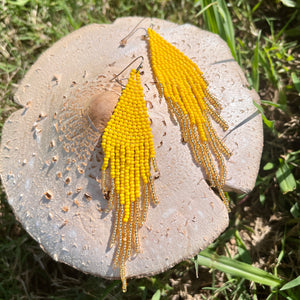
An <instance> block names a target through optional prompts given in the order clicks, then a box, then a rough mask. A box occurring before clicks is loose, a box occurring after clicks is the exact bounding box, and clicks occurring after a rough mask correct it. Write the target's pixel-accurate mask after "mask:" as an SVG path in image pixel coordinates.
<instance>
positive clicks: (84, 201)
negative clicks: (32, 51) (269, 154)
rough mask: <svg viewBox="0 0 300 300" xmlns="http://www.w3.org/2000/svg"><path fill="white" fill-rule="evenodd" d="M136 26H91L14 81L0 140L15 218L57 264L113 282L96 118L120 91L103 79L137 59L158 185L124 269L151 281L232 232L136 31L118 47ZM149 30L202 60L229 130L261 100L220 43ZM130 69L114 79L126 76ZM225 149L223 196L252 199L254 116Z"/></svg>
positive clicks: (182, 32) (174, 29)
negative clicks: (12, 104)
mask: <svg viewBox="0 0 300 300" xmlns="http://www.w3.org/2000/svg"><path fill="white" fill-rule="evenodd" d="M140 20H141V18H137V17H130V18H120V19H118V20H116V21H115V22H114V23H113V24H110V25H97V24H93V25H89V26H86V27H83V28H81V29H79V30H77V31H75V32H73V33H71V34H69V35H68V36H66V37H64V38H63V39H61V40H60V41H58V42H57V43H55V44H54V45H53V46H52V47H51V48H50V49H48V50H47V51H46V52H45V53H44V54H42V55H41V56H40V58H39V59H38V60H37V62H36V63H35V64H34V65H33V66H32V67H31V69H30V70H29V71H28V73H27V74H26V76H25V78H24V80H23V81H22V83H21V84H20V86H19V88H18V91H17V92H16V94H15V101H16V102H17V103H19V104H20V105H21V106H22V107H23V108H22V109H20V110H19V111H17V112H15V113H14V114H13V115H11V117H10V118H9V119H8V120H7V121H6V123H5V126H4V128H3V132H2V141H1V148H0V151H1V152H0V174H1V179H2V183H3V185H4V187H5V190H6V193H7V195H8V201H9V204H10V205H11V207H12V208H13V210H14V213H15V215H16V217H17V219H18V220H19V221H20V222H21V223H22V225H23V226H24V228H25V229H26V230H27V232H28V233H29V234H30V235H31V236H32V237H33V238H34V239H35V240H36V241H37V242H38V243H39V244H40V245H41V247H42V248H43V249H44V250H45V251H46V252H47V253H49V255H51V256H52V257H53V258H54V259H55V260H57V261H61V262H65V263H67V264H69V265H71V266H73V267H75V268H77V269H79V270H82V271H84V272H88V273H92V274H96V275H100V276H102V277H106V278H116V277H119V270H118V269H113V268H112V259H113V254H114V250H115V249H114V248H112V249H109V248H108V241H109V237H110V234H111V230H112V222H113V220H112V214H111V212H110V213H108V214H105V213H104V210H105V208H106V206H107V200H106V199H104V198H103V196H102V192H101V190H100V184H99V182H100V179H101V174H100V170H101V165H102V161H103V153H102V150H101V147H100V142H99V141H100V140H99V139H100V137H101V130H103V126H105V124H104V125H103V122H102V120H105V119H109V116H110V114H111V112H112V111H113V109H114V107H115V104H116V102H117V100H118V97H119V96H120V91H121V88H120V85H119V84H116V83H112V82H110V79H112V78H113V77H114V75H115V74H117V73H119V72H120V71H121V70H122V69H123V68H124V67H126V65H128V64H129V63H130V62H131V61H133V59H134V58H135V57H137V56H140V55H142V56H143V57H144V64H143V65H144V67H143V71H144V75H142V77H141V80H142V85H143V88H144V94H145V99H146V100H147V107H148V113H149V117H150V119H151V122H152V124H151V129H152V133H153V136H154V145H155V151H156V160H157V164H158V168H159V170H160V174H159V177H158V178H157V179H156V180H155V186H156V193H157V196H158V198H159V200H160V203H159V204H158V205H157V206H150V207H149V211H148V216H147V221H146V224H145V225H144V226H143V227H142V228H141V229H140V233H139V235H140V243H141V247H142V253H140V254H138V255H136V256H135V257H133V258H132V259H131V260H130V261H128V262H127V263H126V269H127V271H126V273H127V277H133V276H145V275H151V274H155V273H158V272H161V271H164V270H166V269H168V268H170V267H171V266H173V265H175V264H176V263H178V262H180V261H182V260H184V259H187V258H191V257H193V255H195V254H197V253H198V252H199V251H200V250H201V249H204V248H205V247H206V246H208V245H209V244H210V243H211V242H212V241H213V240H214V239H215V238H216V237H218V236H219V235H220V233H221V232H222V231H223V230H224V229H225V228H226V226H227V225H228V213H227V211H226V208H225V206H224V204H223V203H222V201H221V200H220V199H219V198H218V196H217V195H216V194H215V193H214V192H213V191H212V190H211V189H210V188H209V186H208V184H207V183H206V181H205V179H204V178H203V172H202V169H201V167H199V166H197V165H195V163H194V161H193V159H192V155H191V152H190V149H189V147H188V145H187V144H183V143H182V142H181V134H180V128H179V125H178V124H177V123H176V121H175V120H174V119H172V118H170V114H169V112H168V109H167V104H166V102H165V100H164V99H161V98H160V96H159V93H158V91H157V88H156V85H155V83H154V81H153V77H152V71H151V68H150V62H149V53H148V44H147V40H145V39H143V38H142V37H143V35H144V33H143V31H142V30H139V31H138V32H137V33H136V34H135V35H134V36H133V37H131V38H130V39H129V41H128V42H127V45H126V46H125V47H120V46H119V44H120V41H121V40H122V39H123V38H124V37H125V36H126V35H127V34H128V33H129V32H130V31H131V30H132V29H133V28H134V27H135V25H136V24H137V23H138V22H139V21H140ZM151 25H153V29H154V30H155V31H156V32H158V33H159V34H160V35H162V36H163V37H164V38H165V39H166V40H167V41H169V42H171V43H172V44H173V45H175V46H176V47H177V48H178V49H179V50H181V51H182V52H184V53H185V54H186V55H187V56H188V57H189V58H191V59H192V60H193V61H194V62H196V63H197V64H198V66H199V68H200V70H201V71H202V72H203V73H204V75H205V77H206V79H207V81H208V82H209V89H210V91H211V93H212V94H213V95H214V96H215V97H216V98H217V99H218V100H219V101H220V103H221V104H222V106H223V110H222V113H221V115H222V117H223V118H224V119H225V120H226V121H227V122H228V124H229V131H230V130H231V129H232V128H234V127H235V126H236V125H237V124H238V123H240V122H241V121H243V120H244V119H246V118H247V117H249V116H251V115H252V114H253V113H255V111H256V108H255V106H254V105H253V101H256V102H258V103H259V98H258V95H257V94H256V93H255V92H254V91H253V90H250V89H249V88H248V86H247V82H246V79H245V77H244V75H243V72H242V70H241V69H240V67H239V66H238V64H237V63H236V62H235V61H234V60H233V58H232V55H231V53H230V50H229V48H228V47H227V45H226V43H225V42H224V41H223V40H222V39H221V38H220V37H218V36H217V35H215V34H212V33H209V32H206V31H203V30H200V29H199V28H196V27H194V26H191V25H188V24H185V25H176V24H174V23H170V22H167V21H163V20H158V19H145V20H144V21H143V22H142V24H141V26H142V27H145V28H147V27H149V26H151ZM137 65H138V62H136V64H135V65H133V66H132V67H135V68H136V67H137ZM130 69H131V68H129V69H128V70H127V71H126V72H124V73H123V74H122V76H121V77H124V78H128V77H129V72H130ZM124 83H126V81H124ZM98 100H99V101H98ZM94 110H97V112H98V111H99V116H100V117H97V116H98V114H95V112H94ZM215 128H216V130H217V132H218V133H219V135H220V136H225V134H226V133H224V132H223V131H222V130H221V129H220V128H218V126H217V125H215ZM225 143H226V145H227V147H228V148H229V149H230V150H231V151H232V153H233V154H232V156H231V158H230V159H229V160H228V161H227V162H226V165H227V173H228V175H227V181H226V186H225V190H234V191H237V192H242V193H247V192H249V191H251V189H252V188H253V187H254V184H255V180H256V176H257V172H258V168H259V162H260V157H261V151H262V144H263V134H262V121H261V116H260V115H257V116H255V117H254V118H252V119H251V120H250V121H248V122H246V123H245V124H244V125H242V126H240V127H239V128H237V129H236V130H234V131H233V132H231V133H230V134H229V135H228V136H227V137H226V138H225Z"/></svg>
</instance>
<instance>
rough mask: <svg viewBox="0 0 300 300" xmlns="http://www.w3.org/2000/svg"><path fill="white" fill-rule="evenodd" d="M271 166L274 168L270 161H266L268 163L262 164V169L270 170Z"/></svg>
mask: <svg viewBox="0 0 300 300" xmlns="http://www.w3.org/2000/svg"><path fill="white" fill-rule="evenodd" d="M273 168H274V164H273V163H271V162H268V163H266V164H265V165H264V167H263V170H264V171H270V170H272V169H273Z"/></svg>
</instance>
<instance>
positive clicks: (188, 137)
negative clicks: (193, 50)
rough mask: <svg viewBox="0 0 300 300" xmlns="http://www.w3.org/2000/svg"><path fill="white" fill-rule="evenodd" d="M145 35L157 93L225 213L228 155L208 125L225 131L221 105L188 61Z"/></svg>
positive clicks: (156, 36)
mask: <svg viewBox="0 0 300 300" xmlns="http://www.w3.org/2000/svg"><path fill="white" fill-rule="evenodd" d="M147 32H148V37H149V46H150V53H151V64H152V69H153V72H154V75H155V77H156V80H157V83H158V86H159V89H160V91H161V93H162V94H163V95H164V97H165V99H166V101H167V103H168V107H169V109H170V111H171V112H172V113H173V114H174V115H176V117H177V121H178V122H179V124H180V128H181V132H182V137H183V140H184V141H185V142H187V143H188V144H189V145H190V148H191V150H192V153H193V156H194V159H195V160H196V161H197V162H198V163H199V164H201V165H202V166H203V167H204V170H205V172H206V174H207V176H208V179H209V181H210V184H211V185H212V186H213V187H216V188H217V190H218V192H219V194H220V197H221V198H222V200H223V202H224V204H225V205H226V207H227V209H228V210H229V203H228V200H227V198H226V196H225V194H224V191H223V186H224V184H225V179H226V166H225V163H224V157H223V155H225V157H226V158H229V157H230V155H231V153H230V151H229V150H228V149H227V148H226V146H225V145H224V143H223V142H222V140H221V139H220V138H219V137H218V135H217V133H216V132H215V130H214V128H213V127H212V123H211V117H212V118H213V119H214V120H215V121H216V122H217V123H218V124H219V125H220V126H221V127H222V128H223V129H224V130H227V129H228V125H227V123H226V122H225V121H224V120H223V119H222V118H221V116H220V114H219V113H218V111H219V110H221V105H220V104H219V103H218V101H217V100H216V99H215V98H214V97H213V96H212V95H211V94H210V93H209V91H208V89H207V86H208V83H207V82H206V80H205V78H204V76H203V74H202V72H201V71H200V70H199V68H198V66H197V65H196V64H195V63H194V62H193V61H192V60H190V59H189V58H188V57H187V56H186V55H185V54H183V53H182V52H180V51H179V50H178V49H177V48H176V47H174V46H173V45H171V44H170V43H168V42H167V41H166V40H165V39H163V38H162V37H161V36H160V35H159V34H158V33H156V32H155V31H154V30H152V29H151V28H148V30H147ZM214 159H216V161H217V164H218V166H219V172H218V171H217V168H216V165H215V162H214Z"/></svg>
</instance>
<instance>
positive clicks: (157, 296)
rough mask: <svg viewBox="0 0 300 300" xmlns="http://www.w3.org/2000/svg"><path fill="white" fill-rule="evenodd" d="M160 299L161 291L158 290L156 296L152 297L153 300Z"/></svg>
mask: <svg viewBox="0 0 300 300" xmlns="http://www.w3.org/2000/svg"><path fill="white" fill-rule="evenodd" d="M159 299H160V290H157V291H156V292H155V294H154V295H153V296H152V298H151V300H159Z"/></svg>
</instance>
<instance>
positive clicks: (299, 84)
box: [291, 72, 300, 93]
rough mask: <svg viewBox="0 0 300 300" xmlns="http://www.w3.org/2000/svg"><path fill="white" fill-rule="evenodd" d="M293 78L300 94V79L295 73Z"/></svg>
mask: <svg viewBox="0 0 300 300" xmlns="http://www.w3.org/2000/svg"><path fill="white" fill-rule="evenodd" d="M291 76H292V80H293V83H294V85H295V88H296V90H297V92H298V93H300V79H299V78H298V77H297V75H296V73H295V72H293V73H292V74H291Z"/></svg>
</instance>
